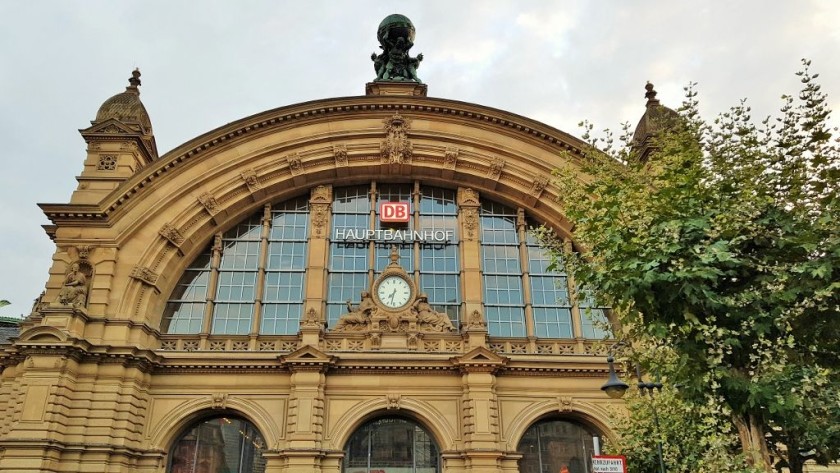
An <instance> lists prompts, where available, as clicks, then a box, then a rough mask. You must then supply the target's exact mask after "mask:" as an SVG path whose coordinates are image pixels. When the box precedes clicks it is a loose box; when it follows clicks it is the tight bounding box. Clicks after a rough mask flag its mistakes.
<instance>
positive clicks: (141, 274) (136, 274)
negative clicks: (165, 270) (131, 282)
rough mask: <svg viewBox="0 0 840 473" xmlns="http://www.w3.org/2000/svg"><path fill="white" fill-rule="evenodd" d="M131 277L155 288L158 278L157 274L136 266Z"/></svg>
mask: <svg viewBox="0 0 840 473" xmlns="http://www.w3.org/2000/svg"><path fill="white" fill-rule="evenodd" d="M130 276H131V277H132V278H134V279H136V280H138V281H140V282H142V283H145V284H148V285H149V286H154V285H155V282H156V281H157V278H158V275H157V273H155V272H154V271H152V270H151V269H149V268H146V267H145V266H135V267H134V269H132V270H131V274H130Z"/></svg>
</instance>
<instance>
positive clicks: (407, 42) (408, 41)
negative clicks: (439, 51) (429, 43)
mask: <svg viewBox="0 0 840 473" xmlns="http://www.w3.org/2000/svg"><path fill="white" fill-rule="evenodd" d="M415 33H416V31H415V29H414V24H412V23H411V20H409V19H408V18H407V17H405V16H403V15H399V14H394V15H388V16H387V17H385V19H384V20H382V22H381V23H380V24H379V28H378V29H377V31H376V39H377V40H379V48H380V49H381V50H382V52H381V53H379V54H376V53H373V54H371V55H370V59H371V60H372V61H373V69H374V70H375V71H376V79H374V81H375V82H416V83H418V84H422V83H423V82H422V81H421V80H420V78H419V77H417V68H418V67H420V61H422V60H423V54H418V55H417V57H411V56H410V55H409V54H408V51H409V50H410V49H411V48H412V46H414V35H415Z"/></svg>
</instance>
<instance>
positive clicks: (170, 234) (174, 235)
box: [158, 223, 184, 247]
mask: <svg viewBox="0 0 840 473" xmlns="http://www.w3.org/2000/svg"><path fill="white" fill-rule="evenodd" d="M158 233H159V234H160V236H162V237H163V238H164V240H166V241H168V242H169V243H171V244H172V245H174V246H175V247H180V246H181V244H182V243H184V236H183V235H181V232H180V231H178V229H177V228H175V226H173V225H172V224H171V223H164V224H163V227H161V228H160V230H159V231H158Z"/></svg>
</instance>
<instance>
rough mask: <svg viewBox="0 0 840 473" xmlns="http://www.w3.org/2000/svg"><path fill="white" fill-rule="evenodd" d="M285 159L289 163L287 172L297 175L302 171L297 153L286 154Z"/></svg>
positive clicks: (301, 164)
mask: <svg viewBox="0 0 840 473" xmlns="http://www.w3.org/2000/svg"><path fill="white" fill-rule="evenodd" d="M286 161H288V163H289V172H291V173H292V175H293V176H297V175H299V174H301V173H302V172H303V163H302V162H301V160H300V156H298V154H297V153H292V154H290V155H288V156H286Z"/></svg>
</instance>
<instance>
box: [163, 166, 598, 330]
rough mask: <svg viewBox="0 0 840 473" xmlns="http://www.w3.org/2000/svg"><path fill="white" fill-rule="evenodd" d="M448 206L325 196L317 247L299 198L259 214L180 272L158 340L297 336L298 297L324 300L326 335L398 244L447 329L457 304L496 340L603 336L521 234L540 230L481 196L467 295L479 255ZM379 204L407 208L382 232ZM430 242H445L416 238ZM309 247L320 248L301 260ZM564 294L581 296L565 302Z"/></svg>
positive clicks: (371, 193)
mask: <svg viewBox="0 0 840 473" xmlns="http://www.w3.org/2000/svg"><path fill="white" fill-rule="evenodd" d="M456 196H457V190H456V189H445V188H440V187H433V186H429V185H424V184H423V183H421V182H420V181H414V182H411V183H381V182H376V181H372V182H369V183H366V184H363V185H355V186H343V187H334V188H333V189H332V203H331V204H332V205H331V206H330V207H329V209H330V214H329V215H324V214H323V213H321V214H319V216H318V218H319V219H327V218H328V219H329V221H330V222H331V223H330V228H329V232H325V233H326V235H324V234H323V233H319V236H318V237H316V236H314V235H310V232H309V227H310V218H311V216H310V209H309V199H308V198H307V197H299V198H296V199H291V200H288V201H285V202H280V203H274V204H271V205H269V206H266V207H265V208H264V209H262V210H261V211H260V212H257V213H255V214H254V215H252V216H251V217H250V218H248V219H246V220H244V221H242V222H240V223H239V224H238V225H236V226H234V227H233V228H231V229H229V230H228V231H226V232H224V233H223V234H219V235H217V238H216V242H215V243H214V245H209V246H210V247H209V248H208V249H207V251H205V252H204V253H203V254H201V255H200V256H199V257H198V258H196V260H195V261H193V262H192V263H191V264H190V265H189V266H188V267H187V269H186V270H185V271H184V274H183V275H182V276H181V278H180V279H179V281H178V283H177V285H176V286H175V289H174V290H173V291H172V294H171V295H170V298H169V300H168V301H167V304H166V309H165V311H164V314H163V318H162V322H161V331H162V332H163V333H169V334H197V333H202V332H203V333H208V334H211V335H216V334H218V335H239V336H244V335H249V334H255V333H257V334H263V335H294V334H296V333H297V332H298V329H299V324H300V319H301V316H302V315H303V308H304V298H305V297H306V298H307V300H308V301H309V303H310V304H312V301H319V302H320V301H323V302H322V303H323V306H322V307H324V308H325V309H326V314H325V319H326V322H327V326H328V327H334V326H335V325H336V323H337V322H338V320H339V318H340V317H341V316H342V315H344V314H345V313H347V311H348V301H349V302H350V303H351V304H358V303H359V302H360V299H361V293H362V291H366V290H369V287H370V285H371V284H372V283H373V281H374V280H375V278H376V277H377V276H378V275H379V274H381V272H382V270H383V269H384V268H385V267H386V266H387V264H388V262H389V255H390V250H391V247H392V246H394V245H396V246H397V248H398V251H399V255H400V259H399V264H400V265H401V266H402V267H403V268H405V270H406V271H407V272H408V273H409V274H411V275H413V277H414V282H415V284H416V285H417V286H418V288H419V290H420V292H423V293H425V294H427V295H428V300H429V303H430V304H431V305H432V306H433V307H434V309H435V310H437V311H439V312H443V313H446V314H447V315H448V316H449V318H450V320H451V321H452V325H453V326H454V327H456V328H458V327H460V326H461V319H462V317H463V316H464V314H462V313H461V312H462V311H463V308H464V307H463V304H464V300H465V299H466V300H472V301H475V300H477V299H479V298H480V300H481V302H482V303H483V308H484V316H485V319H486V321H487V328H488V331H489V335H490V336H493V337H537V338H560V339H573V338H577V337H583V338H595V339H599V338H604V337H605V336H606V335H608V334H607V333H605V332H604V330H603V327H604V326H605V325H606V324H605V322H606V317H605V315H604V309H603V308H600V307H595V306H594V305H593V304H594V303H593V298H592V297H591V295H590V294H589V293H588V292H587V291H572V289H571V288H570V285H571V282H570V281H569V278H567V277H566V275H565V274H563V273H562V272H560V271H557V270H551V271H550V270H549V269H548V266H549V263H550V258H549V256H548V254H547V252H546V250H544V249H542V248H541V247H540V246H539V244H538V242H537V241H536V240H535V239H534V237H533V235H531V234H530V232H529V228H532V227H534V226H537V225H539V224H540V222H533V221H530V220H529V219H528V216H527V215H526V212H525V209H523V208H514V207H508V206H506V205H504V204H501V203H499V202H496V201H493V200H492V199H490V198H487V197H484V196H482V197H481V199H480V201H481V202H480V222H479V223H480V232H479V236H480V238H479V242H478V243H479V244H480V250H479V251H480V254H479V256H478V257H479V258H480V261H479V263H480V268H476V266H475V264H476V262H474V261H473V262H471V263H470V264H471V266H472V267H471V268H470V269H471V270H472V271H473V274H475V271H476V270H477V269H479V270H480V272H481V273H480V274H481V276H480V277H481V279H480V284H476V283H477V282H478V281H476V279H477V278H476V279H472V280H471V281H474V283H472V285H471V286H470V287H466V286H464V277H463V275H464V271H465V268H463V267H462V263H463V262H462V258H465V257H466V256H465V255H468V254H469V255H474V254H475V251H476V249H477V248H476V247H475V241H473V240H469V241H468V242H464V241H462V240H461V237H460V220H459V219H462V217H460V216H459V207H458V201H457V198H456ZM384 202H402V203H408V204H409V205H410V214H409V216H408V221H407V222H402V223H397V224H394V223H383V222H382V219H381V216H380V215H379V211H380V204H381V203H384ZM460 210H461V211H463V209H460ZM312 218H315V217H312ZM389 231H390V232H394V231H399V232H402V233H403V235H405V234H406V232H407V233H408V234H410V235H412V236H411V237H403V238H402V239H400V238H390V239H389V238H387V237H385V236H384V235H386V234H387V232H389ZM433 234H434V235H445V238H442V239H439V238H427V237H425V236H422V235H433ZM414 235H418V237H415V236H414ZM310 238H311V239H314V240H319V239H320V240H326V242H323V241H319V242H318V244H317V245H314V246H313V248H318V249H319V250H310V248H309V246H310V243H309V239H310ZM323 248H326V254H323V253H324V250H323ZM311 251H316V252H319V253H318V254H310V252H311ZM470 257H471V258H474V256H470ZM308 265H309V266H308ZM325 266H326V267H325ZM307 271H313V272H314V273H310V274H314V276H313V277H312V278H309V280H310V281H317V283H316V284H315V287H312V288H309V289H308V290H307V291H306V292H305V291H304V290H305V287H304V286H305V282H306V280H307ZM324 273H325V274H324ZM322 274H323V275H324V276H325V277H326V283H324V282H323V279H322V277H321V275H322ZM467 290H469V291H470V294H469V295H465V293H464V291H467ZM572 292H577V293H578V294H581V297H578V300H577V301H574V300H572V298H571V297H570V294H572Z"/></svg>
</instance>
